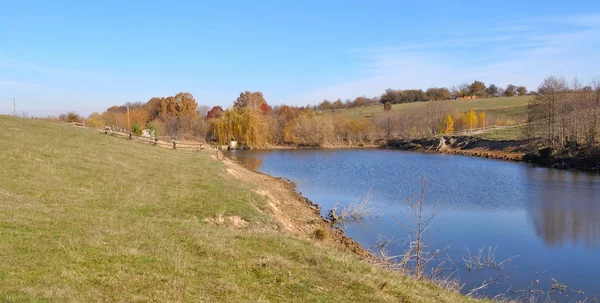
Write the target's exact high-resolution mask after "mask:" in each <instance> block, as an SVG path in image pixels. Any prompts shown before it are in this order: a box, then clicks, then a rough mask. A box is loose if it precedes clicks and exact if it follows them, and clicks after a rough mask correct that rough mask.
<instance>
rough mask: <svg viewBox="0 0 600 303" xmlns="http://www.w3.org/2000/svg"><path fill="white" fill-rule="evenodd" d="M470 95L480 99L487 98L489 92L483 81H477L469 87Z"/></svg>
mask: <svg viewBox="0 0 600 303" xmlns="http://www.w3.org/2000/svg"><path fill="white" fill-rule="evenodd" d="M469 93H470V94H471V95H472V96H477V97H478V98H484V97H486V96H487V91H486V87H485V83H483V82H481V81H475V82H473V83H472V84H471V86H470V87H469Z"/></svg>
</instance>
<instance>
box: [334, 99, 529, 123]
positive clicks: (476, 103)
mask: <svg viewBox="0 0 600 303" xmlns="http://www.w3.org/2000/svg"><path fill="white" fill-rule="evenodd" d="M530 98H531V97H530V96H521V97H501V98H489V99H476V100H448V101H430V102H415V103H404V104H394V105H392V112H393V111H402V110H405V109H411V108H424V107H426V106H427V104H429V103H431V102H444V103H446V104H448V105H450V106H451V107H453V108H456V109H458V110H460V111H467V110H471V109H473V110H477V111H485V112H488V113H490V114H492V115H499V116H500V115H501V116H504V117H506V118H515V119H519V118H521V117H524V116H525V109H526V106H527V104H528V103H529V100H530ZM343 112H344V113H345V114H346V115H347V116H348V117H349V118H351V119H360V118H365V117H372V116H376V115H378V114H381V113H383V106H379V105H377V106H369V107H358V108H350V109H347V110H344V111H343Z"/></svg>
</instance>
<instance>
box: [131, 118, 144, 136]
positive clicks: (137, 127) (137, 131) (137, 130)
mask: <svg viewBox="0 0 600 303" xmlns="http://www.w3.org/2000/svg"><path fill="white" fill-rule="evenodd" d="M131 131H132V132H133V133H134V134H136V135H138V136H140V135H141V134H142V127H141V126H140V123H139V122H137V120H136V121H135V122H133V127H132V128H131Z"/></svg>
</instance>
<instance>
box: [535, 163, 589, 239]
mask: <svg viewBox="0 0 600 303" xmlns="http://www.w3.org/2000/svg"><path fill="white" fill-rule="evenodd" d="M528 174H529V177H530V178H531V180H533V181H532V182H533V184H532V185H535V186H531V187H530V194H531V195H535V196H537V197H535V198H534V197H532V198H530V199H529V201H530V202H529V203H530V206H529V211H528V214H529V218H530V220H531V222H532V224H533V227H534V229H535V232H536V234H537V235H538V237H540V238H541V239H542V240H543V241H544V243H546V244H547V245H549V246H564V245H565V244H568V243H571V245H573V246H579V245H585V246H586V247H588V248H595V247H598V243H599V242H600V197H598V196H594V190H596V191H597V187H598V183H597V182H594V181H595V180H597V176H594V175H592V174H589V173H583V172H566V171H560V170H549V169H540V170H536V169H531V170H528Z"/></svg>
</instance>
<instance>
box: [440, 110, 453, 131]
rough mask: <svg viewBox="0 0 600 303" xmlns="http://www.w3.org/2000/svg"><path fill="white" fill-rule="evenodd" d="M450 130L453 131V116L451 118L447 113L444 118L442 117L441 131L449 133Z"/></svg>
mask: <svg viewBox="0 0 600 303" xmlns="http://www.w3.org/2000/svg"><path fill="white" fill-rule="evenodd" d="M452 132H454V118H452V115H451V114H447V115H446V118H444V129H443V133H444V134H446V135H449V134H451V133H452Z"/></svg>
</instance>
